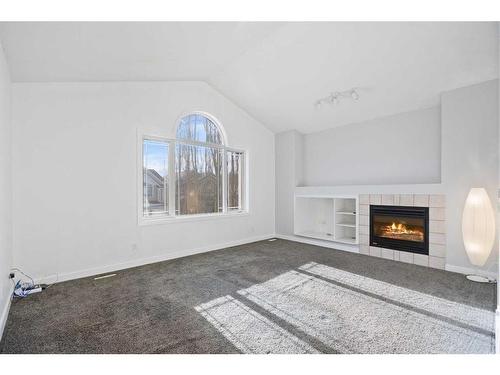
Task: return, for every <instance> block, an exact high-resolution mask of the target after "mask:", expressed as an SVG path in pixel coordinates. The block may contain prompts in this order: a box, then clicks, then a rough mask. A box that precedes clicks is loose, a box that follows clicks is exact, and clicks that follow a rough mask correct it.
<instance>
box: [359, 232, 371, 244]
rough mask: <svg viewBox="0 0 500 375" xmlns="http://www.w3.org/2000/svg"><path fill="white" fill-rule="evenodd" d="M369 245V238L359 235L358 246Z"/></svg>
mask: <svg viewBox="0 0 500 375" xmlns="http://www.w3.org/2000/svg"><path fill="white" fill-rule="evenodd" d="M369 243H370V236H367V235H366V234H360V235H359V244H360V245H368V244H369Z"/></svg>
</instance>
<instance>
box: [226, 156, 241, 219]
mask: <svg viewBox="0 0 500 375" xmlns="http://www.w3.org/2000/svg"><path fill="white" fill-rule="evenodd" d="M243 158H244V154H243V152H238V151H227V152H226V163H227V169H226V170H227V210H228V211H241V210H243V165H244V162H243V161H244V160H243Z"/></svg>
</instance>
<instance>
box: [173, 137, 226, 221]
mask: <svg viewBox="0 0 500 375" xmlns="http://www.w3.org/2000/svg"><path fill="white" fill-rule="evenodd" d="M222 155H223V154H222V150H221V149H219V148H215V147H206V146H199V145H192V144H184V143H177V144H176V148H175V177H176V190H175V200H176V208H175V212H176V215H195V214H208V213H218V212H223V204H222V202H223V199H222V196H223V185H222V176H223V172H222Z"/></svg>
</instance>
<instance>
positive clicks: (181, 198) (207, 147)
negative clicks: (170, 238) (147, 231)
mask: <svg viewBox="0 0 500 375" xmlns="http://www.w3.org/2000/svg"><path fill="white" fill-rule="evenodd" d="M142 150H143V192H142V203H143V205H142V206H143V212H142V217H143V218H152V217H159V216H160V217H161V216H164V217H175V216H184V215H207V214H209V215H214V214H224V213H229V212H242V211H244V210H245V203H244V198H245V197H244V161H245V154H244V152H243V151H240V150H234V149H231V148H229V147H228V146H227V145H226V144H225V136H224V132H223V128H222V125H221V124H220V123H219V122H218V121H217V120H215V119H214V118H213V117H211V116H209V115H205V114H201V113H191V114H189V115H187V116H184V117H183V118H182V119H181V120H180V121H179V123H178V125H177V129H176V139H175V140H167V139H159V138H158V137H144V139H143V145H142ZM169 160H170V161H169Z"/></svg>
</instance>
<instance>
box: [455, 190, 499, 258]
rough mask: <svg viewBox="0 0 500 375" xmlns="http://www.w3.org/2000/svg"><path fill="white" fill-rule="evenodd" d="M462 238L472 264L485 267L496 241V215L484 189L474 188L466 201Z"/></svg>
mask: <svg viewBox="0 0 500 375" xmlns="http://www.w3.org/2000/svg"><path fill="white" fill-rule="evenodd" d="M462 237H463V241H464V246H465V251H466V252H467V256H468V257H469V260H470V262H471V263H472V264H473V265H475V266H483V265H484V264H485V263H486V260H487V259H488V257H489V256H490V253H491V249H492V248H493V243H494V241H495V214H494V212H493V207H492V206H491V201H490V198H489V197H488V193H486V190H484V189H483V188H472V189H471V190H470V192H469V195H468V196H467V199H466V200H465V207H464V211H463V214H462Z"/></svg>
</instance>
